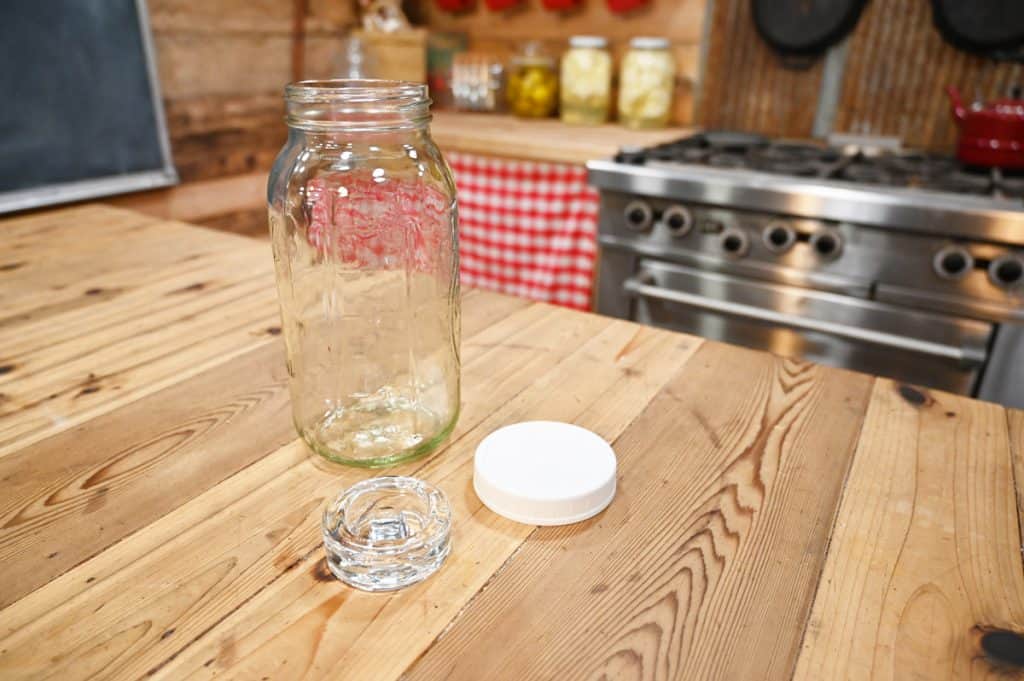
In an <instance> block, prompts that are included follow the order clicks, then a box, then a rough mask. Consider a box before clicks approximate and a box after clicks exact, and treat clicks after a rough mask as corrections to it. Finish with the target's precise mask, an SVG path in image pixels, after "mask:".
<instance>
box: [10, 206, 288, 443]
mask: <svg viewBox="0 0 1024 681" xmlns="http://www.w3.org/2000/svg"><path fill="white" fill-rule="evenodd" d="M44 215H46V216H48V217H43V218H37V217H33V216H29V217H27V218H13V219H10V220H5V221H3V223H2V224H0V245H2V246H3V247H4V249H5V250H9V251H11V252H20V253H24V254H25V255H24V257H20V256H19V260H17V261H16V262H17V264H18V267H17V268H15V269H8V270H5V271H3V272H0V277H2V278H3V279H5V280H8V281H9V282H10V284H9V285H8V286H5V287H4V292H3V298H2V299H0V302H2V303H4V305H5V312H6V314H7V315H8V316H7V318H6V319H5V320H4V321H3V323H2V324H0V365H2V366H4V367H5V370H4V371H3V373H2V375H0V392H2V394H3V399H0V457H2V456H3V455H4V454H6V453H10V452H12V451H14V450H16V449H19V448H23V447H25V446H26V445H28V444H30V443H32V442H36V441H38V440H40V439H42V438H44V437H48V436H50V435H53V434H56V433H59V432H61V431H64V430H67V429H68V428H71V427H73V426H75V425H77V424H79V423H82V422H84V421H85V420H87V419H88V418H91V417H94V416H98V415H99V414H102V413H104V412H106V411H110V410H111V409H114V408H116V407H118V406H121V405H124V404H127V403H129V402H131V401H133V400H135V399H138V398H139V397H142V396H144V395H146V394H149V393H152V392H155V391H156V390H159V389H161V388H164V387H167V386H169V385H172V384H174V383H176V382H179V381H181V380H183V379H185V378H188V377H189V376H193V375H196V374H198V373H200V372H201V371H203V370H204V369H206V368H209V367H213V366H216V365H218V364H221V363H223V362H225V361H227V360H229V359H231V358H232V357H234V356H238V355H240V354H243V353H244V352H246V351H247V350H249V349H251V348H253V347H256V346H258V345H262V344H265V343H267V342H270V341H271V340H272V339H273V337H274V336H275V335H276V333H277V323H278V322H277V318H278V313H277V303H276V297H275V293H274V284H273V261H272V258H271V257H270V253H269V248H268V247H267V246H266V244H260V243H258V242H254V241H250V240H246V239H241V238H238V237H231V236H228V235H224V234H219V233H214V232H209V231H206V230H197V229H196V228H194V227H189V226H186V225H180V224H174V223H166V222H161V221H159V220H156V219H152V218H146V217H144V216H140V215H138V214H137V213H132V212H130V211H123V210H117V209H113V208H102V207H98V206H87V207H82V208H74V209H68V210H64V211H59V212H56V213H53V214H44ZM23 221H27V225H23V224H22V222H23ZM33 225H34V226H35V227H36V230H35V232H36V233H33V229H32V226H33ZM8 226H10V227H11V229H10V230H8V229H5V228H6V227H8ZM70 226H74V228H75V229H69V227H70ZM76 230H86V231H87V232H88V233H89V234H90V238H89V239H86V240H82V239H81V238H80V237H79V236H78V234H80V233H81V232H77V231H76ZM127 243H131V244H132V245H133V247H132V248H125V244H127Z"/></svg>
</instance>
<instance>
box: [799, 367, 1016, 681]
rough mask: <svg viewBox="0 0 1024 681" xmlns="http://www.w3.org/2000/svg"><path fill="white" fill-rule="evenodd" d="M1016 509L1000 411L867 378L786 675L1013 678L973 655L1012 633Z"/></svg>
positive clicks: (1004, 420)
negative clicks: (820, 568) (803, 627)
mask: <svg viewBox="0 0 1024 681" xmlns="http://www.w3.org/2000/svg"><path fill="white" fill-rule="evenodd" d="M1019 418H1020V417H1019V416H1015V417H1014V420H1015V422H1019ZM1018 442H1019V440H1018ZM1015 503H1016V500H1015V498H1014V483H1013V464H1012V462H1011V454H1010V450H1009V445H1008V438H1007V418H1006V413H1005V412H1004V410H1003V409H1002V408H1000V407H998V406H996V405H993V404H987V403H983V402H975V401H972V400H967V399H964V398H960V397H955V396H952V395H947V394H942V393H937V392H932V393H930V394H929V393H927V392H925V391H924V390H921V389H917V388H912V387H909V386H900V385H897V384H894V383H893V382H891V381H888V380H881V379H880V380H879V382H878V384H877V386H876V388H875V391H874V394H873V395H872V400H871V405H870V407H869V409H868V413H867V416H866V418H865V421H864V430H863V433H862V436H861V439H860V444H859V446H858V450H857V456H856V458H855V460H854V464H853V467H852V469H851V471H850V477H849V481H848V482H847V485H846V490H845V492H844V494H843V501H842V504H841V506H840V509H839V515H838V517H837V519H836V526H835V530H834V533H833V537H832V547H831V550H830V552H829V557H828V561H827V562H826V565H825V570H824V574H823V575H822V579H821V586H820V588H819V591H818V594H817V597H816V599H815V603H814V608H813V611H812V613H811V618H810V622H809V624H808V627H807V633H806V638H805V641H804V644H803V650H802V652H801V654H800V661H799V667H798V669H797V673H796V678H797V679H801V680H803V679H806V680H808V681H809V680H811V679H815V680H816V679H823V678H842V679H877V680H879V681H886V680H888V679H893V680H894V681H902V680H904V679H947V678H948V679H953V678H955V679H990V678H991V679H996V678H1024V671H1022V670H1020V669H1019V668H1018V670H1017V671H1016V672H1014V671H1013V669H1012V668H1011V669H1004V670H999V669H996V668H994V667H993V666H992V665H991V664H990V662H989V661H987V660H986V659H985V656H984V654H983V653H982V651H981V650H980V648H979V639H980V636H981V635H983V634H984V633H985V632H988V631H991V630H1008V631H1012V632H1016V633H1018V634H1024V565H1022V564H1021V552H1020V548H1021V535H1020V528H1019V526H1018V523H1017V517H1016V514H1015V512H1014V511H1015Z"/></svg>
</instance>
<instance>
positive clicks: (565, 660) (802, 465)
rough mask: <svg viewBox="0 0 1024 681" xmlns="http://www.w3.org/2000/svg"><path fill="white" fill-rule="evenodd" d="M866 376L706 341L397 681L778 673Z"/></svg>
mask: <svg viewBox="0 0 1024 681" xmlns="http://www.w3.org/2000/svg"><path fill="white" fill-rule="evenodd" d="M870 384H871V379H870V378H868V377H866V376H862V375H857V374H852V373H840V372H835V371H833V370H829V369H824V368H821V367H817V366H814V365H810V364H804V363H797V362H793V361H791V360H785V359H781V358H773V357H769V356H768V355H765V354H761V353H755V352H752V351H747V350H740V349H738V348H732V347H729V346H724V345H718V344H705V345H704V346H703V347H702V349H701V350H700V351H699V352H698V353H697V354H696V355H695V356H694V357H693V359H692V360H691V361H690V362H689V363H688V364H687V365H686V366H685V367H684V370H683V371H682V372H681V373H680V374H679V375H678V376H676V377H675V378H673V379H672V381H671V382H670V383H669V384H668V385H667V386H666V387H665V389H664V390H662V391H661V393H660V394H659V395H658V396H657V397H656V398H655V399H654V401H653V402H651V404H650V405H649V407H648V408H647V409H646V410H645V411H644V413H643V414H642V415H641V416H640V418H638V419H637V420H636V421H635V422H634V423H633V424H632V425H631V426H630V427H629V429H628V430H627V431H626V432H625V433H624V434H623V435H622V436H621V437H620V438H619V439H618V440H617V441H616V443H615V447H616V451H617V453H618V456H619V466H620V485H619V490H618V492H617V496H616V500H615V502H614V503H613V504H612V506H611V507H610V508H609V509H608V510H607V511H606V512H605V513H604V514H602V515H601V516H598V517H597V518H595V519H593V520H590V521H587V522H584V523H581V524H578V525H571V526H567V527H559V528H539V529H538V530H537V531H535V532H534V533H533V534H532V535H531V536H530V538H529V540H528V541H527V542H526V543H525V544H524V545H523V547H522V548H521V549H520V550H519V551H518V552H517V553H516V554H515V556H514V557H513V558H512V559H511V560H510V561H509V562H508V563H507V564H506V565H505V566H504V567H503V569H502V571H501V572H500V573H499V574H497V575H496V576H495V577H493V578H492V579H491V581H490V582H489V583H488V585H487V588H486V589H485V590H484V591H482V592H481V593H480V594H479V595H478V596H477V597H476V598H475V599H474V600H473V602H472V603H471V604H470V605H469V607H467V608H466V609H465V610H464V611H463V612H462V614H461V615H460V616H459V618H458V619H457V620H456V621H455V622H454V624H453V625H452V626H451V627H450V628H449V629H448V630H447V631H446V632H445V633H444V635H443V636H442V637H441V639H440V640H439V641H438V642H437V643H436V644H435V645H434V646H433V647H432V648H431V649H430V650H428V651H427V653H426V654H425V655H424V656H423V657H422V658H420V659H419V661H418V662H417V663H416V664H415V665H414V666H413V667H412V668H411V669H410V670H409V671H408V672H407V674H406V675H405V677H404V678H408V679H431V678H445V679H485V678H502V676H503V675H506V674H507V673H508V670H515V678H517V679H553V678H593V679H598V678H601V679H627V678H628V679H641V678H642V679H755V678H756V679H788V678H789V677H790V675H791V674H792V670H793V664H794V661H795V657H796V653H797V651H798V649H799V643H800V632H801V630H802V626H803V623H804V621H805V618H806V614H807V612H808V610H809V608H810V604H811V599H812V597H813V594H814V588H815V585H816V583H817V580H818V576H819V574H820V567H821V564H822V562H823V556H824V547H825V544H826V541H827V538H828V530H829V527H830V525H831V521H832V518H833V514H834V511H835V507H836V503H837V499H838V494H839V491H840V489H841V487H842V481H843V476H844V473H845V471H846V468H847V464H848V462H849V459H850V457H851V455H852V449H853V447H852V443H853V442H854V441H855V439H856V435H857V432H858V429H859V428H860V423H861V418H862V415H863V412H864V407H865V403H866V401H867V398H868V395H869V393H870ZM498 641H500V642H501V643H500V645H495V642H498Z"/></svg>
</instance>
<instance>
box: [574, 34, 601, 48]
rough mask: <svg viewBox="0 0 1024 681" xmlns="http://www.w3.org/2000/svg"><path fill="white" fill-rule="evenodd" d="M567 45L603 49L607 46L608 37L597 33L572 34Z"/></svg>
mask: <svg viewBox="0 0 1024 681" xmlns="http://www.w3.org/2000/svg"><path fill="white" fill-rule="evenodd" d="M569 47H575V48H581V49H590V50H603V49H605V48H606V47H608V39H607V38H605V37H603V36H599V35H574V36H572V37H571V38H569Z"/></svg>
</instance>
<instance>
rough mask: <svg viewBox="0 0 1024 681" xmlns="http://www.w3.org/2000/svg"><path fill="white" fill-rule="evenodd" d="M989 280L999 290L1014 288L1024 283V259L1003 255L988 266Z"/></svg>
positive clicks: (1017, 256)
mask: <svg viewBox="0 0 1024 681" xmlns="http://www.w3.org/2000/svg"><path fill="white" fill-rule="evenodd" d="M988 278H989V280H990V281H991V282H992V283H993V284H995V285H996V286H998V287H999V288H1014V287H1015V286H1019V285H1020V284H1021V283H1022V282H1024V258H1021V257H1020V256H1019V255H1009V254H1008V255H1001V256H999V257H998V258H996V259H995V260H993V261H992V264H990V265H989V266H988Z"/></svg>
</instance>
